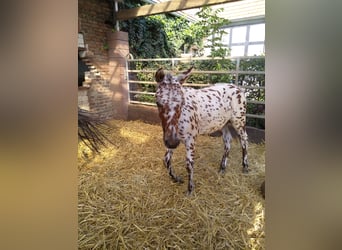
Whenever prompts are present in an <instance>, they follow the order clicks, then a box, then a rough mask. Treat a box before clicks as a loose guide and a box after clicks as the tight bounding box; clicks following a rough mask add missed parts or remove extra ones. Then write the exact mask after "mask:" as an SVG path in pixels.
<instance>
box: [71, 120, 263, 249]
mask: <svg viewBox="0 0 342 250" xmlns="http://www.w3.org/2000/svg"><path fill="white" fill-rule="evenodd" d="M110 124H111V126H112V128H111V129H110V130H109V129H108V130H106V131H103V132H104V133H105V134H106V135H107V136H108V137H109V138H110V139H111V140H112V142H113V143H114V145H111V144H108V147H107V148H105V147H103V148H102V150H101V154H95V155H93V154H92V152H91V151H90V150H88V149H87V148H86V147H85V145H83V144H82V143H80V144H79V150H78V151H79V156H78V160H79V203H78V214H79V215H78V217H79V240H78V241H79V249H265V246H264V243H265V232H264V230H265V226H264V212H265V207H264V205H265V201H264V199H263V198H262V196H261V194H260V185H261V183H262V182H263V181H264V179H265V146H264V144H250V146H249V165H250V169H251V171H250V173H249V174H247V175H245V174H242V165H241V148H240V145H239V142H238V141H237V140H233V141H232V149H231V153H230V156H229V163H228V164H229V165H228V167H227V171H226V173H225V174H224V175H221V174H219V173H218V169H219V164H220V160H221V157H222V154H223V142H222V138H221V137H210V136H199V138H198V140H197V143H196V156H195V172H194V181H195V190H194V193H193V194H192V195H191V196H187V195H186V189H187V172H186V169H185V148H184V146H183V145H182V144H181V145H180V146H179V147H178V148H177V149H176V150H175V153H174V155H173V166H174V170H175V172H176V173H177V174H178V175H181V176H182V177H183V179H184V180H185V183H184V184H177V183H173V182H172V181H171V179H170V178H169V176H168V174H167V171H166V169H165V167H164V166H163V163H162V160H163V156H164V153H165V148H164V145H163V142H162V129H161V127H160V126H158V125H150V124H146V123H143V122H140V121H131V122H127V121H118V120H113V121H110Z"/></svg>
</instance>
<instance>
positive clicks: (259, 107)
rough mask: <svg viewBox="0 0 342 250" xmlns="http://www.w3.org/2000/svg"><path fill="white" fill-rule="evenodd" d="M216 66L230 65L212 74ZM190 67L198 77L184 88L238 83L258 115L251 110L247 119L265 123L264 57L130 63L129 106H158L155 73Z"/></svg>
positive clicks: (190, 58) (197, 58)
mask: <svg viewBox="0 0 342 250" xmlns="http://www.w3.org/2000/svg"><path fill="white" fill-rule="evenodd" d="M204 62H207V64H208V68H206V67H205V65H206V64H205V63H204ZM213 62H217V63H218V65H220V63H222V62H224V63H225V64H226V65H224V66H225V67H221V68H220V69H217V67H216V70H211V69H210V68H213ZM201 63H202V64H201ZM196 64H197V66H198V65H200V64H201V65H200V67H196ZM190 65H193V66H195V68H194V70H193V71H192V76H197V77H194V80H193V82H191V77H190V78H189V79H188V81H187V83H185V84H184V86H189V87H195V88H202V87H207V86H210V85H211V84H213V83H216V82H218V81H217V80H218V79H226V81H219V82H227V83H234V84H236V85H238V86H240V87H241V88H244V89H245V92H246V94H247V105H248V104H249V105H254V109H255V110H256V111H255V112H252V111H253V108H252V109H251V108H250V111H249V112H248V110H247V114H246V116H247V118H248V117H249V118H257V119H265V112H264V111H265V57H264V56H249V57H228V58H224V59H222V58H207V57H206V58H200V57H184V58H183V57H182V58H156V59H127V60H126V77H127V82H128V99H129V103H132V104H143V105H149V106H156V104H155V101H154V94H155V88H156V85H157V83H156V82H155V81H154V73H155V72H156V70H157V69H158V68H159V67H161V66H163V67H164V68H165V69H167V70H171V71H175V72H177V71H179V70H180V69H181V70H184V69H186V67H187V66H190ZM227 65H228V66H227ZM221 66H222V65H221ZM199 68H202V69H203V68H204V70H200V69H199ZM214 68H215V65H214ZM198 76H202V77H198ZM198 78H200V80H198ZM214 78H216V79H214ZM196 79H197V81H196ZM251 110H252V111H251Z"/></svg>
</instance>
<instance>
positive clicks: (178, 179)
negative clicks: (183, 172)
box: [173, 176, 184, 184]
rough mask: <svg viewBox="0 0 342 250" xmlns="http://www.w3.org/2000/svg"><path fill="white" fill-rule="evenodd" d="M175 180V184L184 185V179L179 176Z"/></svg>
mask: <svg viewBox="0 0 342 250" xmlns="http://www.w3.org/2000/svg"><path fill="white" fill-rule="evenodd" d="M173 180H174V182H176V183H180V184H182V183H184V181H183V179H182V177H179V176H177V177H176V178H174V179H173Z"/></svg>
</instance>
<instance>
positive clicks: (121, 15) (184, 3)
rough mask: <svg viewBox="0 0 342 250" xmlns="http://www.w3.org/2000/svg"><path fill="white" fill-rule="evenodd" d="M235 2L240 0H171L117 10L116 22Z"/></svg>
mask: <svg viewBox="0 0 342 250" xmlns="http://www.w3.org/2000/svg"><path fill="white" fill-rule="evenodd" d="M237 1H241V0H172V1H166V2H161V3H157V4H148V5H144V6H140V7H136V8H132V9H125V10H119V11H118V12H117V14H116V20H117V21H123V20H128V19H132V18H136V17H142V16H150V15H156V14H162V13H169V12H176V11H181V10H187V9H193V8H200V7H202V6H211V5H217V4H223V3H230V2H237Z"/></svg>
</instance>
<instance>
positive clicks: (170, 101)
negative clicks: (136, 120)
mask: <svg viewBox="0 0 342 250" xmlns="http://www.w3.org/2000/svg"><path fill="white" fill-rule="evenodd" d="M191 70H192V68H190V69H189V70H187V71H185V72H183V73H181V74H179V75H178V76H172V75H171V74H170V73H165V72H164V70H163V69H162V68H160V69H158V70H157V72H156V74H155V80H156V82H157V92H156V103H157V106H158V111H159V117H160V119H161V122H162V126H163V132H164V143H165V146H166V147H168V148H176V147H177V146H178V145H179V138H178V137H177V134H178V121H179V117H180V115H181V109H182V106H183V104H184V95H183V89H182V84H183V83H184V82H185V80H186V79H187V78H188V77H189V75H190V73H191Z"/></svg>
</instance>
